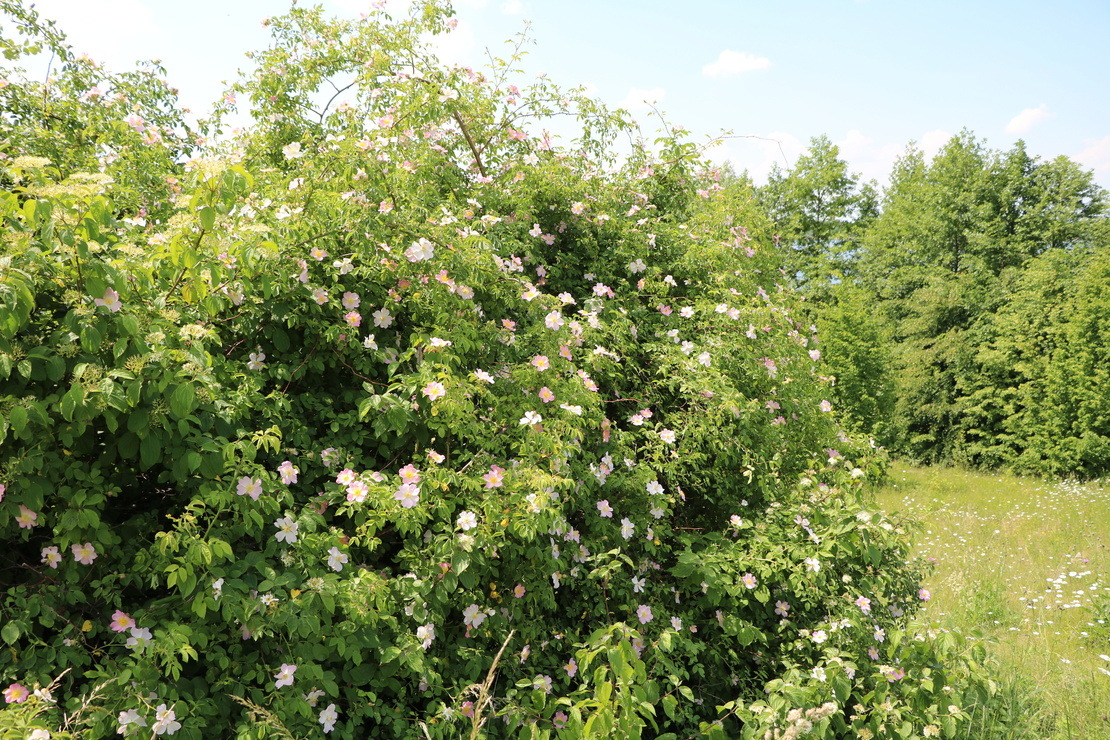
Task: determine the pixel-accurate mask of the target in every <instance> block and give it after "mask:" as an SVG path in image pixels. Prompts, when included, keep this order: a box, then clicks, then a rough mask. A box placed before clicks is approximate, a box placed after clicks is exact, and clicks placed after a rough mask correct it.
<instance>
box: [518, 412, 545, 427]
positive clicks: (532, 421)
mask: <svg viewBox="0 0 1110 740" xmlns="http://www.w3.org/2000/svg"><path fill="white" fill-rule="evenodd" d="M542 421H543V416H541V415H540V414H538V413H536V412H535V411H526V412H524V416H522V417H520V426H522V427H524V426H528V427H538V426H539V425H540V423H541V422H542Z"/></svg>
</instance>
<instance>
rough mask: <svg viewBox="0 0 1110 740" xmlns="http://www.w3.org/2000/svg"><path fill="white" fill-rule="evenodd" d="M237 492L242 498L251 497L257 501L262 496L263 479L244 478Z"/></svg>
mask: <svg viewBox="0 0 1110 740" xmlns="http://www.w3.org/2000/svg"><path fill="white" fill-rule="evenodd" d="M235 492H236V493H238V494H239V495H240V496H250V497H251V498H252V499H254V500H255V501H257V500H258V497H259V496H261V495H262V479H261V478H251V477H250V476H244V477H242V478H240V479H239V485H238V486H237V487H236V489H235Z"/></svg>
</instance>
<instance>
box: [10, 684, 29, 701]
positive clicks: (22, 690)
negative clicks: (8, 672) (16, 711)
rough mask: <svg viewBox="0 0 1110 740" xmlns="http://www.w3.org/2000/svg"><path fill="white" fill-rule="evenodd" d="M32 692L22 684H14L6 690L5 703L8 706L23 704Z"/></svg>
mask: <svg viewBox="0 0 1110 740" xmlns="http://www.w3.org/2000/svg"><path fill="white" fill-rule="evenodd" d="M30 695H31V692H30V691H28V690H27V687H26V686H24V685H23V684H21V683H13V684H11V685H10V686H8V688H6V689H4V701H5V702H6V703H8V704H22V703H23V702H25V701H27V697H28V696H30Z"/></svg>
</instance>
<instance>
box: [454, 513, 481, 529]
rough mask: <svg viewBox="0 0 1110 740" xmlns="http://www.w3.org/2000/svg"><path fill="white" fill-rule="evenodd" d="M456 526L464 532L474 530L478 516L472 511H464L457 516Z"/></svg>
mask: <svg viewBox="0 0 1110 740" xmlns="http://www.w3.org/2000/svg"><path fill="white" fill-rule="evenodd" d="M456 524H457V526H458V528H459V529H461V530H462V531H464V532H466V531H468V530H471V529H474V528H475V527H477V526H478V515H477V514H475V513H474V512H473V511H464V512H462V513H460V514H459V518H458V521H457V522H456Z"/></svg>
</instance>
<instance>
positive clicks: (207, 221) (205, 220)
mask: <svg viewBox="0 0 1110 740" xmlns="http://www.w3.org/2000/svg"><path fill="white" fill-rule="evenodd" d="M197 215H198V216H199V217H200V227H201V228H202V229H204V230H205V231H211V230H212V228H213V227H214V226H215V225H216V209H214V208H212V206H205V207H204V208H201V209H200V213H199V214H197Z"/></svg>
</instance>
